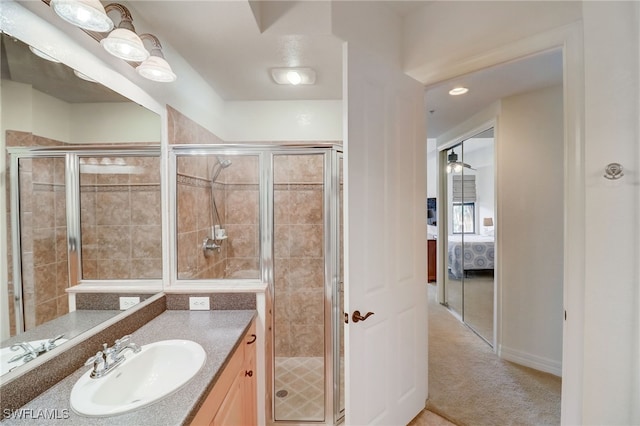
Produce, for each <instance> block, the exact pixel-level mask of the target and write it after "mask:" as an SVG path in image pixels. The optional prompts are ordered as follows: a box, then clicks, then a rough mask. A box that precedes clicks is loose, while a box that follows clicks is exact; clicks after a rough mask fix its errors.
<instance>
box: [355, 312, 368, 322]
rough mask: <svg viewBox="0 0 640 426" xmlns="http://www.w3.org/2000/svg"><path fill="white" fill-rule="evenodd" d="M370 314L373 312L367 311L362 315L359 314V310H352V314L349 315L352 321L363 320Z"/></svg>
mask: <svg viewBox="0 0 640 426" xmlns="http://www.w3.org/2000/svg"><path fill="white" fill-rule="evenodd" d="M371 315H373V312H367V314H366V315H365V316H362V315H360V311H353V316H352V317H351V319H352V320H353V322H358V321H364V320H366V319H367V318H369V317H370V316H371Z"/></svg>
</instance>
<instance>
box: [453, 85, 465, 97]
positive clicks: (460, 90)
mask: <svg viewBox="0 0 640 426" xmlns="http://www.w3.org/2000/svg"><path fill="white" fill-rule="evenodd" d="M468 91H469V89H467V88H466V87H454V88H453V89H451V90H449V94H450V95H451V96H458V95H464V94H465V93H467V92H468Z"/></svg>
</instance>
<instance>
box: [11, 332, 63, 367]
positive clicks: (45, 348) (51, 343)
mask: <svg viewBox="0 0 640 426" xmlns="http://www.w3.org/2000/svg"><path fill="white" fill-rule="evenodd" d="M63 337H64V334H60V335H58V336H56V337H54V338H52V339H49V340H47V341H46V342H42V343H40V345H38V346H37V347H33V345H31V343H28V342H22V343H16V344H14V345H11V350H12V351H17V350H19V349H22V353H21V354H18V355H16V356H14V357H12V358H11V359H10V360H9V361H8V362H16V361H19V360H21V359H22V360H23V361H24V362H29V361H33V360H34V359H36V358H37V357H38V355H40V354H42V353H43V352H49V351H50V350H51V349H53V348H56V347H57V346H56V341H58V340H60V339H62V338H63Z"/></svg>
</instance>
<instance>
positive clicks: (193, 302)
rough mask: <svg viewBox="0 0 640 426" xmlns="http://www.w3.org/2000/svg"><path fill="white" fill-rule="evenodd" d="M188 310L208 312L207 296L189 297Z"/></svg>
mask: <svg viewBox="0 0 640 426" xmlns="http://www.w3.org/2000/svg"><path fill="white" fill-rule="evenodd" d="M189 310H191V311H208V310H209V296H204V297H195V296H191V297H189Z"/></svg>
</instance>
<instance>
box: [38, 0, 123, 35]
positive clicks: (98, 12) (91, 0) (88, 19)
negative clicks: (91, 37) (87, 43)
mask: <svg viewBox="0 0 640 426" xmlns="http://www.w3.org/2000/svg"><path fill="white" fill-rule="evenodd" d="M49 5H50V6H51V7H52V8H53V10H54V11H55V12H56V13H57V14H58V16H60V17H61V18H62V19H64V20H65V21H67V22H69V23H71V24H73V25H75V26H77V27H80V28H83V29H85V30H89V31H96V32H99V33H106V32H107V31H111V30H112V29H113V21H112V20H111V18H109V16H108V15H107V13H106V12H105V10H104V7H103V6H102V4H101V3H100V2H99V1H98V0H51V3H50V4H49Z"/></svg>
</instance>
